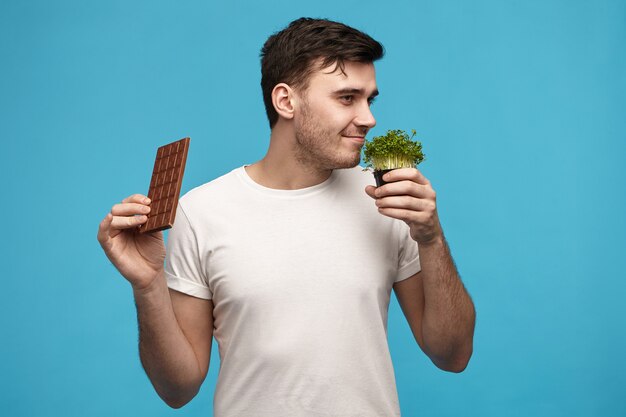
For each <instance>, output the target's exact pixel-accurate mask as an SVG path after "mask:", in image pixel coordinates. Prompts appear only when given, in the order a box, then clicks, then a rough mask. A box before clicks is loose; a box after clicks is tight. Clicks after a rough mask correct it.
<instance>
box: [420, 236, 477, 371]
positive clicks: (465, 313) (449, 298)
mask: <svg viewBox="0 0 626 417" xmlns="http://www.w3.org/2000/svg"><path fill="white" fill-rule="evenodd" d="M419 252H420V260H421V266H422V271H421V272H420V275H421V277H422V280H423V286H424V316H423V322H422V338H423V341H424V345H425V348H426V350H427V351H428V352H427V353H428V354H429V356H430V357H431V359H432V360H433V362H435V364H436V365H437V366H439V367H441V368H444V369H447V370H451V371H457V372H458V371H462V370H463V369H464V368H465V366H466V365H467V362H468V361H469V358H470V356H471V354H472V344H473V336H474V323H475V311H474V304H473V303H472V300H471V298H470V297H469V294H468V293H467V291H466V290H465V287H464V286H463V283H462V282H461V279H460V277H459V275H458V272H457V270H456V266H455V265H454V261H453V260H452V256H451V254H450V249H449V247H448V244H447V243H446V241H445V238H444V237H443V235H442V236H441V238H439V239H435V240H434V241H433V242H432V243H430V244H428V245H420V246H419Z"/></svg>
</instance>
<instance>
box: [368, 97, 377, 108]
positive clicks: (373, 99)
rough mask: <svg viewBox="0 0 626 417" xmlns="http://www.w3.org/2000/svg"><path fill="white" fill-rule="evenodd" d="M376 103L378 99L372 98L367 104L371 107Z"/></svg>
mask: <svg viewBox="0 0 626 417" xmlns="http://www.w3.org/2000/svg"><path fill="white" fill-rule="evenodd" d="M375 101H376V98H375V97H372V98H370V99H369V100H367V104H369V105H370V106H371V105H372V104H374V102H375Z"/></svg>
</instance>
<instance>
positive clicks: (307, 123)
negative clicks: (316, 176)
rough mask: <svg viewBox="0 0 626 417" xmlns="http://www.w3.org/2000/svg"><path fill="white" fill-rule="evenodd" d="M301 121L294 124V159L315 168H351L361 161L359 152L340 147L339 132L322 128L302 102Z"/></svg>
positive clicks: (306, 105) (340, 138)
mask: <svg viewBox="0 0 626 417" xmlns="http://www.w3.org/2000/svg"><path fill="white" fill-rule="evenodd" d="M300 119H301V122H300V123H298V124H297V125H296V144H297V149H296V155H295V157H296V160H297V161H298V162H299V163H300V164H302V165H304V166H309V167H311V168H312V169H315V170H333V169H344V168H353V167H355V166H357V165H358V164H359V162H360V161H361V152H360V150H359V151H356V150H355V151H354V152H352V153H350V154H348V153H347V152H345V151H344V150H343V147H342V140H343V138H342V137H341V135H340V134H338V133H335V132H334V131H332V130H330V129H324V127H322V126H321V124H320V123H317V122H316V119H315V118H313V117H312V116H311V112H310V110H309V106H308V104H307V103H306V101H304V102H303V106H302V111H301V118H300Z"/></svg>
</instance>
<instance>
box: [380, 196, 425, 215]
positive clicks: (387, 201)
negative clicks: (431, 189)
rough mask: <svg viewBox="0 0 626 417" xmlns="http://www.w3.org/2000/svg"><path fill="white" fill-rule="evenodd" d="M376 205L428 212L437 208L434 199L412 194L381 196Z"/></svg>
mask: <svg viewBox="0 0 626 417" xmlns="http://www.w3.org/2000/svg"><path fill="white" fill-rule="evenodd" d="M376 206H378V207H381V208H399V209H406V210H412V211H426V212H431V211H433V210H435V203H434V202H433V201H431V200H426V199H423V198H415V197H411V196H392V197H384V198H379V199H377V200H376Z"/></svg>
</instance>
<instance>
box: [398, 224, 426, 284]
mask: <svg viewBox="0 0 626 417" xmlns="http://www.w3.org/2000/svg"><path fill="white" fill-rule="evenodd" d="M395 223H396V228H395V230H396V233H397V236H398V239H399V243H400V244H399V245H398V273H397V275H396V279H395V280H394V282H399V281H402V280H405V279H407V278H409V277H411V276H413V275H414V274H416V273H418V272H419V271H421V269H422V267H421V265H420V255H419V251H418V248H417V242H416V241H414V240H413V238H412V237H411V234H410V229H409V226H408V225H407V224H406V223H405V222H403V221H401V220H398V221H397V222H395Z"/></svg>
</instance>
